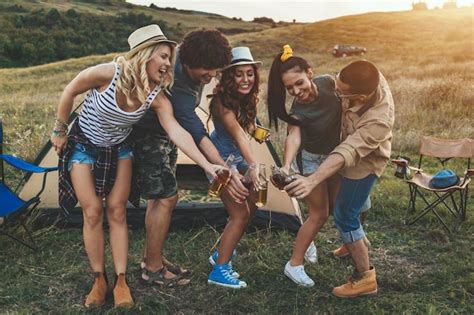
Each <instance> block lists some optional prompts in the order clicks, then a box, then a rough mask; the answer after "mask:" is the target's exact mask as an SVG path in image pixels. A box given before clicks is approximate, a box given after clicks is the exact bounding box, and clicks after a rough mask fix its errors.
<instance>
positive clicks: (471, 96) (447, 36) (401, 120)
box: [0, 9, 474, 158]
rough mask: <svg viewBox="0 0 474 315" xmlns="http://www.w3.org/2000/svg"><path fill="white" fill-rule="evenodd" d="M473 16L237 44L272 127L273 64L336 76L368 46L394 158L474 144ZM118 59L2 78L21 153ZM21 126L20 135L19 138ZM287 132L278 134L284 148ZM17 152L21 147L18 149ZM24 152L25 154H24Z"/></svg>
mask: <svg viewBox="0 0 474 315" xmlns="http://www.w3.org/2000/svg"><path fill="white" fill-rule="evenodd" d="M469 23H471V25H472V11H471V10H470V9H463V10H454V11H451V13H450V14H446V12H445V11H441V10H438V11H427V12H403V13H371V14H364V15H356V16H347V17H341V18H337V19H332V20H327V21H323V22H318V23H313V24H308V25H300V26H290V27H282V28H277V29H270V30H265V31H261V32H258V33H250V34H241V35H235V36H230V37H229V38H230V40H231V42H232V44H233V45H248V46H250V47H251V48H252V50H253V53H254V56H255V57H256V58H258V59H261V60H263V62H264V64H263V67H262V68H261V69H262V81H263V84H262V93H261V97H260V100H261V102H260V104H261V109H260V110H259V117H260V119H262V120H263V121H264V122H266V111H265V89H266V84H265V82H266V76H267V71H268V68H269V66H270V64H271V57H272V55H273V54H275V53H276V52H278V50H279V49H280V47H281V45H283V44H285V43H289V44H291V45H292V46H293V48H294V51H295V53H296V54H300V55H302V56H304V57H306V58H308V60H310V61H311V62H312V64H313V65H314V70H315V73H329V74H334V73H335V72H336V71H338V70H339V69H340V68H341V67H342V66H343V65H345V64H346V63H348V62H349V61H350V60H353V59H354V58H356V57H348V58H334V57H332V55H331V48H332V46H333V45H334V44H336V43H351V44H356V45H361V46H365V47H367V49H368V53H367V55H366V56H365V57H366V58H367V59H369V60H371V61H373V62H375V63H377V64H378V65H379V67H380V69H381V70H382V72H383V73H384V75H385V76H386V77H387V79H388V81H389V83H390V85H391V88H392V92H393V95H394V98H395V102H396V124H395V131H394V155H395V154H398V153H404V152H413V151H416V150H417V146H418V140H419V137H420V135H422V134H431V135H437V136H440V137H471V138H472V137H474V126H473V124H472V121H474V90H473V89H472V86H473V84H474V74H473V72H472V69H473V68H474V54H473V50H472V45H473V42H472V41H473V40H472V38H473V37H472V35H473V34H472V32H473V31H472V28H469V27H466V25H469ZM113 56H114V55H113V54H111V55H105V56H90V57H84V58H80V59H72V60H67V61H62V62H57V63H51V64H48V65H43V66H36V67H29V68H20V69H3V70H0V90H1V91H3V95H2V98H1V99H0V109H1V116H3V117H6V118H5V119H4V120H5V125H6V131H7V136H9V135H12V133H13V132H15V134H16V136H15V137H10V139H15V140H11V141H14V144H15V146H14V147H15V149H13V150H18V151H19V152H18V153H20V155H22V156H27V157H29V158H32V157H33V156H34V155H35V152H36V148H38V145H40V144H41V143H43V142H44V141H45V140H47V139H48V138H49V132H50V130H51V127H52V123H53V117H54V112H55V110H56V106H57V102H58V99H59V96H60V93H61V91H62V89H63V87H64V86H65V85H66V84H67V82H68V81H69V80H71V79H72V78H73V77H74V75H76V74H77V73H78V72H79V71H80V70H81V69H83V68H84V67H86V66H89V65H92V64H95V63H98V62H105V61H109V60H111V59H112V58H113ZM13 126H15V128H14V129H15V131H13ZM283 134H284V133H283V132H281V134H280V135H277V134H274V135H273V139H275V142H276V143H277V144H280V143H282V141H283ZM12 144H13V143H12ZM20 148H21V149H20Z"/></svg>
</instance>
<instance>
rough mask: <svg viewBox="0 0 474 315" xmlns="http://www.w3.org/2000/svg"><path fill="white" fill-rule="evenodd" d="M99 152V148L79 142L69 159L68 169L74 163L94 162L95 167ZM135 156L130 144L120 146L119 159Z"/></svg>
mask: <svg viewBox="0 0 474 315" xmlns="http://www.w3.org/2000/svg"><path fill="white" fill-rule="evenodd" d="M98 156H99V153H98V151H97V150H92V149H90V148H89V149H88V148H86V147H85V146H84V145H83V144H81V143H77V144H76V146H75V147H74V152H73V153H72V155H71V158H70V159H69V164H68V170H71V168H72V164H74V163H76V164H92V167H94V164H95V162H96V161H97V157H98ZM132 158H133V151H132V148H131V147H130V146H129V145H125V144H124V145H121V146H119V148H118V159H119V160H126V159H132Z"/></svg>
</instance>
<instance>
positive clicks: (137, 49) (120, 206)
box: [51, 24, 216, 308]
mask: <svg viewBox="0 0 474 315" xmlns="http://www.w3.org/2000/svg"><path fill="white" fill-rule="evenodd" d="M128 42H129V44H130V51H129V52H127V53H126V54H125V55H124V56H119V57H118V58H116V59H115V61H114V62H111V63H105V64H99V65H96V66H92V67H90V68H87V69H85V70H83V71H82V72H81V73H79V74H78V75H77V76H76V77H75V78H74V79H73V80H72V81H71V82H70V83H69V84H68V85H67V86H66V88H65V89H64V91H63V94H62V96H61V99H60V102H59V108H58V113H57V119H56V123H55V127H54V130H53V134H52V136H51V142H52V144H53V146H54V148H55V150H56V152H57V153H58V155H59V156H60V161H59V167H60V178H59V198H60V204H61V207H62V208H63V209H65V210H69V209H71V208H72V207H74V206H75V205H76V203H77V201H79V204H80V206H81V207H82V210H83V216H84V226H83V237H84V245H85V249H86V252H87V256H88V258H89V262H90V265H91V268H92V270H93V272H94V275H95V280H94V284H93V286H92V289H91V291H90V293H89V294H88V295H87V298H86V301H85V306H86V307H87V308H88V307H91V306H100V305H102V304H104V302H105V296H106V292H107V287H108V283H107V276H106V273H105V267H104V265H105V258H104V231H103V224H102V223H103V214H104V209H103V206H102V202H103V200H104V199H105V202H106V211H107V219H108V225H109V237H110V246H111V250H112V258H113V262H114V268H115V274H116V280H115V286H114V289H113V296H114V303H115V306H120V307H131V306H133V299H132V296H131V294H130V289H129V287H128V285H127V283H126V280H125V273H126V267H127V254H128V230H127V222H126V202H127V199H129V200H131V201H132V199H133V198H131V197H133V196H138V194H137V192H136V191H135V190H136V188H137V186H136V185H131V181H132V160H133V153H132V148H131V143H130V141H129V137H128V136H129V135H130V133H131V131H132V125H133V124H135V123H136V122H138V120H139V119H140V118H141V117H142V116H143V115H144V114H145V112H146V111H147V110H148V109H152V110H154V111H155V112H156V114H157V115H158V118H159V119H160V122H161V124H162V125H163V127H164V129H165V130H166V131H167V132H168V134H169V136H170V138H171V140H172V141H174V142H175V143H176V145H177V146H178V147H179V148H180V149H181V150H183V152H184V153H186V154H187V155H188V156H189V157H190V158H192V159H193V160H194V161H196V163H197V164H199V165H200V166H201V167H203V168H204V170H205V171H206V172H208V173H209V174H210V175H211V176H215V169H216V167H215V166H214V165H212V164H210V163H209V162H208V161H207V160H206V159H205V157H204V156H203V155H202V154H201V153H200V151H199V150H198V148H197V147H196V145H195V144H194V141H193V139H192V137H191V136H190V135H189V133H187V132H186V131H185V130H184V129H183V128H181V126H180V125H179V124H178V123H177V122H176V120H175V119H174V116H173V111H172V107H171V104H170V103H169V101H168V99H167V98H166V96H164V93H163V91H167V90H169V88H170V86H171V84H172V82H173V74H172V63H173V62H174V57H175V46H176V43H175V42H173V41H170V40H168V39H167V38H166V37H165V35H164V34H163V32H162V31H161V29H160V27H159V26H158V25H156V24H153V25H148V26H145V27H142V28H139V29H137V30H136V31H134V32H133V33H132V34H131V35H130V36H129V38H128ZM86 91H88V94H87V96H86V97H85V100H84V106H83V109H82V112H81V113H80V116H79V118H78V119H76V120H75V122H74V123H73V126H72V127H71V128H70V131H69V133H68V134H67V129H68V125H67V123H66V122H67V121H68V117H69V115H70V112H71V109H72V105H73V102H74V98H75V97H76V96H78V95H79V94H82V93H84V92H86ZM131 187H132V189H131ZM129 196H130V197H129ZM127 197H129V198H127ZM135 201H137V200H135Z"/></svg>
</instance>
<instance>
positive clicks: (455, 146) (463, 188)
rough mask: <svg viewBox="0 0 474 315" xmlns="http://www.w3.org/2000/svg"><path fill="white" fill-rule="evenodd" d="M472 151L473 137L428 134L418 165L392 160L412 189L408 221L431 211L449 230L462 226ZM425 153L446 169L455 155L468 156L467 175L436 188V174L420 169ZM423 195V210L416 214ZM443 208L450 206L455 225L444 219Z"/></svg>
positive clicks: (422, 144) (413, 220) (472, 172)
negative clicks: (449, 138)
mask: <svg viewBox="0 0 474 315" xmlns="http://www.w3.org/2000/svg"><path fill="white" fill-rule="evenodd" d="M473 154H474V141H473V140H472V139H467V138H466V139H459V140H447V139H438V138H434V137H427V136H425V137H422V140H421V145H420V158H419V162H418V167H417V168H414V167H410V166H408V161H406V160H405V159H397V160H392V162H393V163H394V164H396V166H397V172H396V174H397V175H398V174H400V173H401V174H403V175H404V176H405V181H406V183H407V184H408V187H409V189H410V200H409V201H408V207H407V218H406V224H408V225H411V224H413V223H415V222H417V221H418V220H420V219H421V218H422V217H424V216H425V215H426V214H428V213H430V212H432V213H433V214H434V215H435V216H436V218H437V219H438V221H439V222H440V223H441V224H442V225H443V227H444V228H445V229H446V230H447V231H448V233H451V232H455V231H457V230H458V229H459V225H460V224H461V222H462V221H464V220H465V219H466V210H467V209H466V207H467V200H468V198H469V195H468V189H469V183H470V181H471V178H470V177H472V176H474V169H471V168H470V167H471V164H470V163H471V158H472V157H473ZM423 157H431V158H436V159H437V160H438V161H439V162H440V163H441V165H442V167H443V169H445V168H446V165H447V162H448V161H449V160H451V159H453V158H457V159H465V160H466V166H467V167H466V170H465V173H464V176H463V178H460V179H459V181H458V183H457V184H455V185H452V186H449V187H445V188H434V187H433V186H432V185H431V184H430V182H431V180H432V178H433V175H431V174H428V173H425V172H424V171H423V170H422V169H421V167H422V164H421V162H422V160H423ZM400 169H401V171H400ZM408 169H411V170H412V171H414V175H413V177H411V178H410V176H409V175H408V174H409V171H408ZM430 196H431V197H430ZM417 197H419V198H417ZM420 199H421V200H422V201H423V202H422V205H424V206H425V207H424V208H423V209H422V210H421V212H419V213H417V214H415V213H416V212H417V201H418V203H420V202H421V201H420ZM440 208H445V209H447V211H448V214H449V213H450V214H451V215H453V216H454V218H455V219H454V225H453V227H452V229H450V228H449V226H448V224H447V223H446V222H445V220H443V218H442V216H441V214H440V212H439V209H440Z"/></svg>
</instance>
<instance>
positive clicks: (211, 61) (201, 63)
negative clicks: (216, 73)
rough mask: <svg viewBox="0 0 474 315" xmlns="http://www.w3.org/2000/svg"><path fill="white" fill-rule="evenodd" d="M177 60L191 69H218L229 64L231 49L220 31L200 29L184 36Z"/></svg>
mask: <svg viewBox="0 0 474 315" xmlns="http://www.w3.org/2000/svg"><path fill="white" fill-rule="evenodd" d="M179 59H180V61H181V63H182V64H184V65H187V66H188V67H189V68H191V69H198V68H204V69H208V70H209V69H220V68H223V67H224V66H226V65H228V64H229V63H230V59H231V47H230V44H229V41H228V40H227V38H226V37H225V36H224V34H222V33H221V32H220V31H218V30H216V29H207V28H202V29H198V30H194V31H191V32H189V33H187V34H186V35H185V36H184V38H183V42H182V43H181V45H180V46H179Z"/></svg>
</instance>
